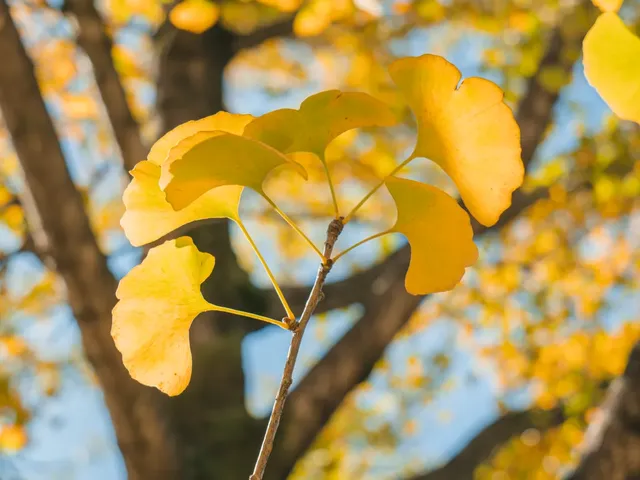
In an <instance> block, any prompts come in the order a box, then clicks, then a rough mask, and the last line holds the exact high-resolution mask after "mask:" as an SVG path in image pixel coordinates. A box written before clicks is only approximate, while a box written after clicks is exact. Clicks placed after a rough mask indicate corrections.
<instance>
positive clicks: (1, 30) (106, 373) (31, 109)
mask: <svg viewBox="0 0 640 480" xmlns="http://www.w3.org/2000/svg"><path fill="white" fill-rule="evenodd" d="M0 58H1V59H2V62H3V65H2V68H0V109H1V110H2V114H3V118H4V119H5V123H6V126H7V129H8V131H9V133H10V135H11V139H12V141H13V145H14V147H15V150H16V153H17V155H18V160H19V162H20V165H21V167H22V171H23V173H24V179H25V191H26V192H27V193H28V194H29V195H28V196H27V195H25V196H23V197H22V198H21V202H22V205H23V207H24V208H25V214H26V215H27V218H28V219H29V220H28V224H29V226H30V227H33V228H35V231H34V230H32V231H31V234H32V236H33V241H34V243H35V245H36V249H37V250H38V251H44V252H46V255H47V257H49V258H50V259H51V266H52V267H54V268H55V269H56V270H57V272H58V273H59V274H60V276H61V277H62V279H63V280H64V283H65V286H66V291H67V295H68V301H69V305H70V307H71V309H72V311H73V314H74V316H75V318H76V320H77V322H78V326H79V327H80V331H81V333H82V341H83V346H84V349H85V353H86V355H87V358H88V359H89V360H90V362H91V364H92V366H93V368H94V369H95V373H96V376H97V378H98V380H99V382H100V384H101V385H102V387H103V391H104V397H105V401H106V404H107V406H108V408H109V411H110V414H111V419H112V420H113V424H114V427H115V433H116V437H117V440H118V444H119V446H120V449H121V451H122V454H123V457H124V461H125V463H126V466H127V470H128V477H129V478H130V479H132V480H134V479H135V480H145V479H148V478H154V479H161V480H173V479H174V478H177V476H176V474H175V460H176V459H175V454H174V446H173V444H172V440H171V438H170V437H169V436H167V435H166V432H165V425H164V420H163V418H162V416H161V415H160V412H159V411H158V409H157V408H156V406H157V405H156V403H155V400H154V398H153V397H152V396H151V395H152V392H151V390H150V389H148V388H145V387H143V386H142V385H140V384H138V383H137V382H135V381H134V380H132V379H131V378H130V376H129V374H128V373H127V370H126V369H125V368H124V366H123V364H122V356H121V355H120V353H119V352H118V351H117V350H116V348H115V345H114V344H113V340H112V338H111V335H110V324H111V310H112V308H113V306H114V305H115V301H116V299H115V290H116V280H115V278H114V277H113V275H111V273H110V271H109V269H108V267H107V262H106V259H105V257H104V255H103V254H102V252H101V251H100V249H99V247H98V245H97V243H96V239H95V236H94V234H93V232H92V230H91V225H90V223H89V219H88V218H87V215H86V212H85V210H84V205H83V201H82V197H81V195H80V193H79V192H78V190H77V189H76V188H75V185H74V184H73V181H72V180H71V177H70V175H69V172H68V170H67V166H66V163H65V158H64V156H63V153H62V150H61V148H60V142H59V139H58V137H57V135H56V132H55V129H54V125H53V122H52V121H51V118H50V117H49V115H48V113H47V109H46V107H45V103H44V100H43V98H42V94H41V92H40V89H39V87H38V83H37V80H36V77H35V74H34V67H33V63H32V62H31V59H30V58H29V56H28V54H27V52H26V51H25V48H24V46H23V45H22V42H21V39H20V35H19V33H18V31H17V29H16V26H15V24H14V23H13V19H12V18H11V15H10V12H9V7H8V5H7V3H6V1H5V0H0ZM25 199H27V200H26V201H25ZM27 203H28V204H29V205H28V206H27V205H26V204H27Z"/></svg>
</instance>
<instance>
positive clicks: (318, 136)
mask: <svg viewBox="0 0 640 480" xmlns="http://www.w3.org/2000/svg"><path fill="white" fill-rule="evenodd" d="M397 121H398V119H397V118H396V116H395V114H394V113H393V111H392V110H391V108H389V106H388V105H386V104H385V103H383V102H381V101H380V100H378V99H377V98H374V97H372V96H371V95H367V94H366V93H361V92H341V91H339V90H328V91H326V92H320V93H317V94H315V95H312V96H310V97H309V98H307V99H306V100H305V101H304V102H302V104H301V105H300V109H299V110H292V109H282V110H275V111H273V112H270V113H267V114H266V115H263V116H262V117H258V118H256V119H255V120H253V121H252V122H251V123H249V124H248V125H247V126H246V128H245V130H244V136H246V137H249V138H253V139H256V140H260V141H261V142H264V143H266V144H268V145H271V146H272V147H274V148H275V149H277V150H279V151H281V152H285V153H293V152H311V153H315V154H316V155H318V156H319V157H320V158H321V159H323V158H324V151H325V149H326V148H327V145H329V143H331V141H332V140H333V139H335V138H336V137H337V136H339V135H341V134H343V133H344V132H347V131H349V130H353V129H354V128H364V127H388V126H391V125H394V124H396V123H397Z"/></svg>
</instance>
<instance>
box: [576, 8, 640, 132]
mask: <svg viewBox="0 0 640 480" xmlns="http://www.w3.org/2000/svg"><path fill="white" fill-rule="evenodd" d="M583 57H584V58H583V63H584V74H585V76H586V77H587V80H588V81H589V84H590V85H591V86H592V87H593V88H595V89H596V90H597V91H598V93H599V94H600V96H601V97H602V98H603V99H604V101H605V102H607V105H609V107H610V108H611V110H613V112H614V113H615V114H616V115H618V116H619V117H620V118H622V119H624V120H631V121H633V122H637V123H640V38H638V37H637V36H635V35H634V34H633V33H631V31H630V30H629V29H628V28H627V27H626V26H625V25H624V23H622V20H620V18H619V17H618V16H617V15H616V14H615V13H603V14H602V15H600V17H598V19H597V20H596V23H595V24H594V25H593V27H591V30H589V32H588V33H587V35H586V37H585V39H584V43H583Z"/></svg>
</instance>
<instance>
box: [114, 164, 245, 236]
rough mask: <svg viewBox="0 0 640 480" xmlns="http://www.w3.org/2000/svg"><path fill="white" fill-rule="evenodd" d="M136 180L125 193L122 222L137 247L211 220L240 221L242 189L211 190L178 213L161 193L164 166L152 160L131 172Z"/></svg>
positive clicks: (137, 166)
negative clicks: (185, 226)
mask: <svg viewBox="0 0 640 480" xmlns="http://www.w3.org/2000/svg"><path fill="white" fill-rule="evenodd" d="M131 175H133V180H131V183H130V184H129V186H128V187H127V188H126V190H125V191H124V194H123V196H122V199H123V201H124V206H125V209H126V211H125V213H124V215H123V216H122V219H121V220H120V225H122V228H123V229H124V233H125V235H126V236H127V238H128V239H129V241H130V242H131V244H132V245H133V246H135V247H139V246H141V245H145V244H147V243H151V242H153V241H155V240H158V239H159V238H161V237H162V236H163V235H166V234H168V233H170V232H172V231H174V230H176V229H177V228H179V227H181V226H183V225H187V224H188V223H191V222H195V221H198V220H205V219H209V218H229V219H231V220H234V221H236V222H238V221H240V219H239V216H238V204H239V203H240V196H241V195H242V187H238V186H235V185H231V186H225V187H220V188H216V189H214V190H211V191H209V192H207V193H205V194H204V195H202V196H201V197H200V198H198V199H197V200H196V201H195V202H193V203H192V204H190V205H189V206H188V207H187V208H185V209H183V210H179V211H175V210H174V209H173V208H172V207H171V205H170V204H169V202H167V199H166V198H165V194H164V192H162V190H160V186H159V185H158V182H159V180H160V167H159V166H158V165H156V164H154V163H151V162H149V161H142V162H140V163H138V164H137V165H136V166H135V168H134V169H133V170H132V171H131Z"/></svg>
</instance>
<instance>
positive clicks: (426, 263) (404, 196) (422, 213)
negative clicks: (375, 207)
mask: <svg viewBox="0 0 640 480" xmlns="http://www.w3.org/2000/svg"><path fill="white" fill-rule="evenodd" d="M385 183H386V185H387V188H388V189H389V192H390V193H391V196H392V197H393V200H394V201H395V204H396V208H397V211H398V216H397V219H396V223H395V225H394V227H393V228H392V229H391V231H393V232H398V233H402V234H403V235H404V236H405V237H406V238H407V240H408V241H409V244H410V245H411V261H410V262H409V270H408V271H407V276H406V278H405V287H406V289H407V291H408V292H409V293H411V294H413V295H425V294H427V293H435V292H444V291H447V290H451V289H452V288H453V287H455V286H456V284H457V283H458V282H459V281H460V279H461V278H462V276H463V275H464V271H465V268H466V267H469V266H471V265H473V264H474V263H475V262H476V260H477V259H478V249H477V248H476V246H475V244H474V243H473V230H472V228H471V222H470V219H469V215H467V213H466V212H465V211H464V210H463V209H462V208H461V207H460V206H459V205H458V203H457V202H456V201H455V200H454V199H453V198H452V197H450V196H449V195H447V194H446V193H445V192H443V191H442V190H440V189H438V188H436V187H433V186H431V185H426V184H424V183H420V182H415V181H413V180H406V179H402V178H397V177H389V178H387V179H386V181H385Z"/></svg>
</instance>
